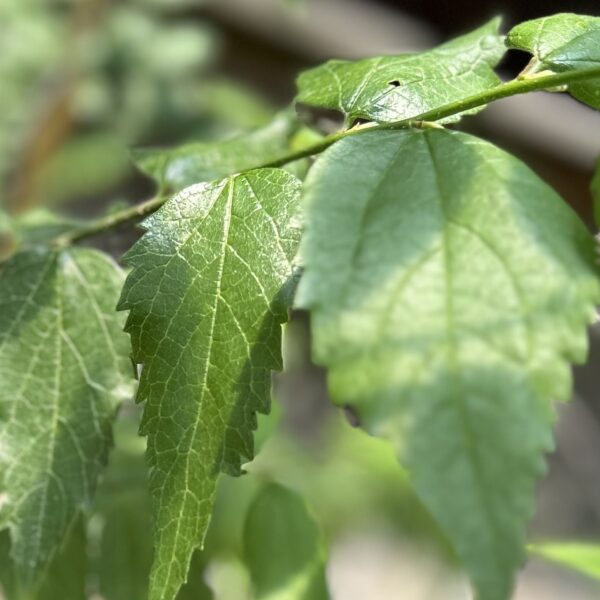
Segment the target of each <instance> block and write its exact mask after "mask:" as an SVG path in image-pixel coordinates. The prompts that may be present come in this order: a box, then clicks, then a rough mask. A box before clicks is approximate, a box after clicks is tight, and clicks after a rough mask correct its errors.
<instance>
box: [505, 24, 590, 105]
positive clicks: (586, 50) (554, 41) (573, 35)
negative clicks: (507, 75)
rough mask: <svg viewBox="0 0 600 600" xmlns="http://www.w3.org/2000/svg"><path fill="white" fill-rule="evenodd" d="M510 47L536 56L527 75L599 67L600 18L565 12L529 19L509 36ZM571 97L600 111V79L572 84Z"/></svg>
mask: <svg viewBox="0 0 600 600" xmlns="http://www.w3.org/2000/svg"><path fill="white" fill-rule="evenodd" d="M506 42H507V45H508V46H509V47H510V48H519V49H520V50H525V51H527V52H530V53H531V54H533V56H534V60H533V63H532V65H531V66H530V68H529V69H527V72H526V73H525V74H524V75H525V76H526V77H528V76H531V75H535V73H537V72H539V71H542V70H545V69H549V70H552V71H555V72H557V73H559V72H562V71H574V70H580V69H590V68H594V67H599V66H600V17H590V16H587V15H576V14H572V13H563V14H558V15H553V16H550V17H542V18H540V19H534V20H533V21H526V22H525V23H521V24H520V25H517V26H516V27H514V28H513V29H512V30H511V31H510V33H509V34H508V37H507V38H506ZM569 92H570V94H571V95H572V96H574V97H575V98H577V99H578V100H581V101H582V102H585V103H586V104H589V105H590V106H592V107H593V108H597V109H599V110H600V78H597V79H592V80H590V81H585V82H583V83H573V84H571V85H570V86H569Z"/></svg>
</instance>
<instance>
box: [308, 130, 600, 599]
mask: <svg viewBox="0 0 600 600" xmlns="http://www.w3.org/2000/svg"><path fill="white" fill-rule="evenodd" d="M305 185H306V188H305V189H306V196H305V199H304V203H305V206H306V210H307V215H306V219H307V231H306V234H305V237H304V241H303V246H302V247H301V257H302V260H303V264H304V265H305V272H304V275H303V278H302V280H301V283H300V287H299V290H298V300H297V302H298V305H299V306H300V307H303V308H307V309H309V310H310V311H311V322H312V332H313V356H314V359H315V360H316V362H317V363H318V364H321V365H324V366H326V367H328V368H329V387H330V391H331V394H332V396H333V398H334V400H335V401H336V402H337V403H339V404H342V405H343V404H351V405H352V406H353V407H354V408H355V409H356V411H357V413H358V416H359V421H360V423H361V424H363V425H364V427H365V428H366V429H367V430H368V431H370V432H371V433H373V434H376V435H379V436H382V437H384V438H387V439H389V440H391V441H392V442H393V444H394V445H395V447H396V449H397V451H398V454H399V457H400V460H401V461H402V462H403V463H404V464H405V465H406V466H407V467H408V468H409V470H410V471H411V475H412V481H413V483H414V485H415V488H416V490H417V493H418V494H419V495H420V497H421V498H422V500H423V501H424V503H425V504H426V505H427V506H428V508H429V509H430V510H431V512H432V514H433V515H434V517H435V518H436V519H437V520H438V522H439V523H440V525H441V526H442V528H443V529H444V530H445V532H446V534H447V535H448V537H449V539H450V541H451V542H452V544H453V545H454V547H455V549H456V551H457V553H458V555H459V556H460V557H461V558H462V561H463V563H464V565H465V568H466V570H467V571H468V573H469V574H470V576H471V578H472V580H473V582H474V585H475V588H476V589H477V591H478V593H479V596H478V597H480V598H482V599H485V600H506V599H507V598H508V597H509V595H510V590H511V588H512V582H513V578H514V573H515V570H516V569H517V568H518V567H519V566H520V565H521V563H522V561H523V559H524V536H523V526H524V523H525V521H526V520H527V519H528V518H529V517H530V515H531V513H532V509H533V491H534V485H535V481H536V479H537V478H538V477H539V476H540V475H541V474H542V473H543V471H544V461H543V454H544V452H546V451H548V450H549V449H550V448H551V447H552V434H551V425H552V422H553V411H552V408H551V401H552V400H554V399H566V398H568V397H569V393H570V387H571V377H570V370H569V366H568V364H567V362H566V360H572V361H581V360H583V358H584V357H585V354H586V349H587V340H586V330H585V326H586V324H587V323H589V322H591V321H592V320H593V319H594V306H595V304H596V303H597V302H598V300H599V298H600V290H599V284H598V280H597V269H596V265H595V248H594V240H593V239H592V237H591V236H590V235H589V234H588V232H587V231H586V229H585V227H584V226H583V225H582V223H581V222H580V221H579V220H578V218H577V217H576V216H575V215H574V214H573V212H572V211H571V210H570V209H569V207H568V206H566V205H565V204H564V202H563V201H562V200H561V199H560V198H559V197H558V196H557V195H556V193H554V192H553V191H552V190H551V189H550V188H549V187H548V186H547V185H545V184H544V183H543V182H541V181H540V180H539V179H538V178H537V177H536V176H535V175H534V174H533V173H532V172H531V171H530V170H529V169H528V168H527V167H525V166H524V165H523V164H522V163H520V162H519V161H518V160H517V159H515V158H513V157H511V156H510V155H508V154H506V153H504V152H502V151H501V150H499V149H498V148H495V147H494V146H492V145H491V144H489V143H486V142H484V141H481V140H478V139H476V138H474V137H471V136H468V135H465V134H462V133H457V132H449V131H445V130H426V131H416V130H405V131H400V132H365V133H363V134H360V135H356V136H352V137H347V138H345V139H343V140H342V141H340V142H339V143H337V144H335V145H334V146H332V147H331V148H330V149H329V150H328V151H326V152H325V153H324V154H323V155H322V156H321V157H320V158H319V159H318V161H317V163H316V164H315V166H314V167H313V168H312V169H311V172H310V174H309V177H308V178H307V181H306V184H305Z"/></svg>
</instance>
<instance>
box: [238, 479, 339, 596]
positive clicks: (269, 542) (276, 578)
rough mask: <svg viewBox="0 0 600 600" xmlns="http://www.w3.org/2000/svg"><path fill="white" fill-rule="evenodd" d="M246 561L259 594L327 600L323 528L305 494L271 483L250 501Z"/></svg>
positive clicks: (255, 591)
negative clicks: (321, 528)
mask: <svg viewBox="0 0 600 600" xmlns="http://www.w3.org/2000/svg"><path fill="white" fill-rule="evenodd" d="M244 554H245V562H246V565H247V566H248V568H249V571H250V576H251V578H252V584H253V587H254V598H255V599H256V600H266V599H267V598H269V599H272V600H327V599H328V598H329V594H328V591H327V583H326V580H325V552H324V549H323V542H322V540H321V534H320V532H319V529H318V527H317V525H316V523H315V522H314V521H313V519H312V517H311V516H310V515H309V513H308V511H307V509H306V506H305V505H304V502H303V501H302V499H301V498H300V497H299V496H298V495H297V494H295V493H294V492H292V491H290V490H288V489H286V488H284V487H282V486H280V485H278V484H275V483H271V484H269V485H266V486H265V487H264V488H263V489H262V490H261V491H260V492H259V494H258V495H257V497H256V498H255V499H254V501H253V503H252V505H251V506H250V509H249V512H248V516H247V518H246V525H245V528H244Z"/></svg>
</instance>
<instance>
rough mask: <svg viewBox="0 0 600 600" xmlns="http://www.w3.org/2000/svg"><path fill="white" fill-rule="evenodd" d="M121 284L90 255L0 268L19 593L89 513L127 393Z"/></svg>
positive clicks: (5, 487)
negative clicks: (114, 423) (80, 516)
mask: <svg viewBox="0 0 600 600" xmlns="http://www.w3.org/2000/svg"><path fill="white" fill-rule="evenodd" d="M122 283H123V274H122V271H121V270H120V269H119V268H118V267H117V266H116V265H115V264H114V263H113V262H112V260H111V259H110V258H108V257H107V256H105V255H103V254H101V253H99V252H96V251H92V250H83V249H77V250H65V251H49V250H31V251H27V252H22V253H19V254H17V255H15V256H14V257H13V258H12V259H10V260H9V261H8V262H6V263H4V264H3V265H1V266H0V529H3V528H6V527H8V528H9V529H10V532H11V538H12V557H13V560H14V562H15V564H16V569H17V573H18V574H19V576H20V578H21V580H22V581H23V583H24V584H25V585H29V584H31V583H33V582H34V581H35V580H36V579H38V578H39V577H40V575H41V574H42V573H43V570H44V568H45V567H46V566H47V564H48V563H49V562H50V560H51V558H52V556H53V555H54V553H55V551H56V550H57V548H58V547H59V545H60V544H61V542H62V540H63V538H64V536H65V535H66V532H67V530H68V529H69V527H70V525H71V524H72V523H73V521H74V520H75V518H76V516H77V513H78V510H79V509H80V508H81V507H84V506H87V505H89V502H90V500H91V498H92V496H93V493H94V488H95V486H96V480H97V477H98V474H99V473H100V471H101V470H102V467H103V465H104V463H105V462H106V455H107V451H108V448H109V445H110V442H111V425H112V421H113V418H114V415H115V412H116V409H117V407H118V405H119V402H120V401H121V400H122V399H123V397H126V396H127V394H128V393H130V391H131V365H130V363H129V359H128V344H127V336H125V335H124V334H123V332H122V318H121V316H120V315H117V314H116V313H115V311H114V307H115V302H116V299H117V298H118V294H119V290H120V288H121V285H122Z"/></svg>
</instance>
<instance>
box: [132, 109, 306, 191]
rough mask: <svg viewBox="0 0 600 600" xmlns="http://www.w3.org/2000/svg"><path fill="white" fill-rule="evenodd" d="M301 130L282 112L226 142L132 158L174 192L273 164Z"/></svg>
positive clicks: (143, 152) (140, 153)
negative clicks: (270, 120) (268, 121)
mask: <svg viewBox="0 0 600 600" xmlns="http://www.w3.org/2000/svg"><path fill="white" fill-rule="evenodd" d="M302 130H303V128H302V126H301V124H300V123H299V121H298V120H297V119H295V118H294V116H293V115H291V114H290V113H288V112H284V113H281V114H279V115H278V116H277V117H276V118H275V119H274V120H273V121H272V122H271V123H269V124H268V125H265V126H264V127H261V128H258V129H254V130H252V131H250V132H247V133H242V134H238V135H236V136H234V137H232V138H230V139H226V140H222V141H212V142H196V143H190V144H185V145H184V146H180V147H179V148H175V149H173V150H138V151H136V152H135V153H134V158H135V159H136V161H137V164H138V166H139V167H140V168H141V169H142V171H144V172H145V173H147V174H148V175H150V176H151V177H153V178H154V179H156V180H157V181H158V183H159V185H160V188H161V189H162V190H164V191H168V192H178V191H180V190H182V189H184V188H186V187H188V186H190V185H193V184H195V183H201V182H205V181H212V180H213V179H219V178H221V177H225V176H227V175H233V174H234V173H238V172H240V171H246V170H248V169H253V168H255V167H260V166H262V165H263V164H266V163H269V162H272V161H275V160H276V159H278V158H280V157H281V156H283V155H284V154H286V153H287V152H289V150H290V146H291V144H292V141H293V140H294V138H295V135H296V134H297V133H298V132H299V131H302ZM296 149H297V148H296Z"/></svg>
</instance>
